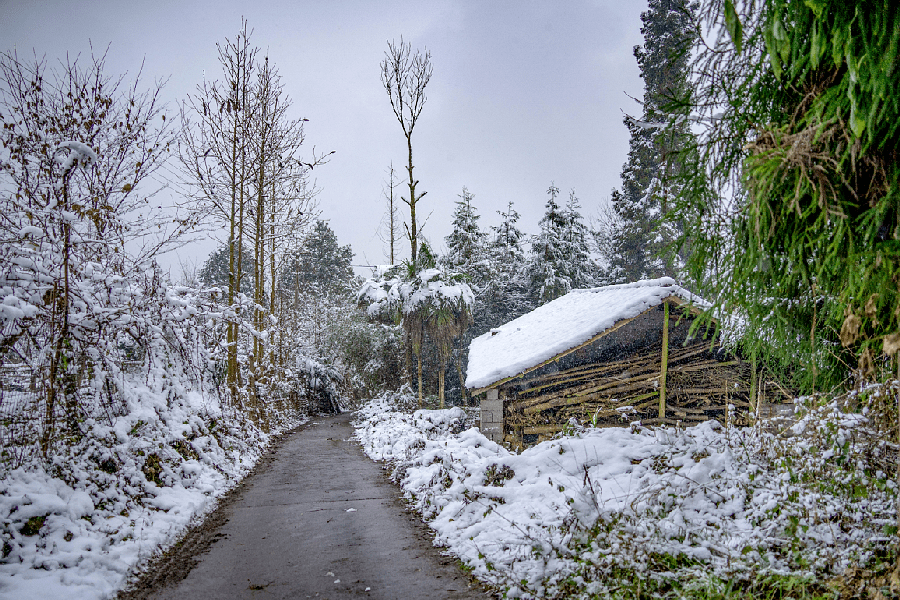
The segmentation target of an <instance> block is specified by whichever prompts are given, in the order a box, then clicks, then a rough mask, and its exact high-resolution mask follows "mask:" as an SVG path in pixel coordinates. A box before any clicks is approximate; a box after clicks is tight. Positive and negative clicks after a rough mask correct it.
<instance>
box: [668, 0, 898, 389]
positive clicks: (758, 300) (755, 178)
mask: <svg viewBox="0 0 900 600" xmlns="http://www.w3.org/2000/svg"><path fill="white" fill-rule="evenodd" d="M703 14H704V16H705V19H706V23H705V25H706V26H721V25H722V24H723V21H724V25H725V27H726V29H727V31H729V32H730V34H731V38H732V39H733V41H734V43H733V45H732V44H727V43H722V42H721V41H720V42H719V43H718V44H716V45H712V46H710V47H708V48H707V49H704V48H703V47H701V49H700V51H699V52H698V55H697V58H696V59H695V61H694V79H695V80H696V81H697V82H698V87H697V90H696V93H695V96H694V98H693V99H692V102H693V106H694V110H695V112H696V113H697V117H698V118H699V119H700V121H701V122H703V123H705V124H706V126H707V129H706V132H705V133H704V135H703V136H702V138H701V144H700V151H701V154H700V156H701V161H700V163H699V164H698V165H697V168H696V170H695V171H694V172H693V173H692V174H691V177H690V178H689V179H690V181H689V182H687V185H686V186H685V193H684V194H683V195H682V197H681V199H680V201H679V203H678V206H677V210H676V211H675V212H676V214H677V216H678V217H680V218H685V219H687V220H689V221H690V225H689V227H688V229H689V231H688V232H687V233H686V235H685V237H684V238H683V240H682V241H685V240H688V239H689V240H690V242H691V244H692V247H693V248H694V250H695V254H694V256H693V259H692V264H691V269H692V273H693V275H694V276H695V277H696V278H697V279H698V280H700V281H703V282H704V287H705V288H706V289H705V290H704V291H705V293H706V295H707V296H708V297H712V298H715V299H716V300H717V302H718V304H719V305H720V307H723V308H725V309H726V311H727V312H736V313H738V314H740V315H742V317H743V318H744V319H745V320H746V324H747V332H748V334H749V335H748V337H747V340H746V344H747V345H748V346H750V347H754V348H757V349H759V350H760V351H762V352H763V354H764V355H768V357H769V358H771V359H774V361H775V362H781V363H782V364H790V363H795V364H796V362H797V361H798V358H799V359H800V362H801V363H802V365H803V368H801V369H799V370H797V371H796V372H795V375H796V376H797V383H798V384H799V385H800V386H801V387H803V388H805V389H811V388H814V387H816V386H817V385H818V386H819V387H821V386H823V385H824V386H831V385H836V384H839V383H840V382H841V381H843V380H844V379H845V378H846V376H847V374H848V372H849V370H850V369H851V368H852V367H857V366H858V368H859V370H858V371H857V373H858V375H859V376H860V377H862V378H865V379H874V378H878V377H879V374H878V373H877V367H878V356H879V354H881V353H882V351H884V353H886V354H888V355H892V354H894V353H896V351H897V349H898V346H900V343H898V342H900V277H898V275H897V273H898V272H900V214H898V206H900V196H898V178H900V160H898V159H900V155H898V150H897V148H898V142H900V134H898V127H900V105H898V103H897V100H896V99H897V96H898V91H900V85H898V84H900V72H898V69H897V55H898V41H900V12H898V11H897V10H896V7H893V4H892V3H891V2H889V1H887V0H878V1H867V2H856V3H846V2H840V1H831V0H817V1H808V2H788V1H786V0H779V1H774V0H773V1H769V2H765V3H763V4H761V5H758V4H756V3H752V2H744V3H742V4H732V3H731V2H730V1H729V2H726V3H725V4H724V6H722V4H721V3H720V2H719V0H708V1H707V2H706V3H705V4H704V6H703ZM709 184H711V185H712V186H713V188H714V189H715V191H716V193H715V194H709V193H704V192H703V191H702V188H703V187H704V186H706V185H709Z"/></svg>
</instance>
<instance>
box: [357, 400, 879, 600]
mask: <svg viewBox="0 0 900 600" xmlns="http://www.w3.org/2000/svg"><path fill="white" fill-rule="evenodd" d="M391 400H392V399H391V398H389V397H386V398H382V399H378V400H374V401H372V402H371V403H370V404H368V405H367V406H366V407H365V408H364V409H363V410H361V411H360V416H359V421H358V423H357V435H358V438H359V440H360V441H361V443H362V445H363V447H364V448H365V450H366V452H367V453H368V455H369V456H370V457H371V458H372V459H374V460H384V461H386V462H388V463H389V465H390V467H391V468H392V473H393V476H394V478H395V480H396V481H397V482H398V483H399V484H400V485H401V486H402V488H403V490H404V491H405V493H406V495H407V497H408V498H409V499H410V501H411V502H412V504H413V506H414V507H415V508H416V510H418V511H419V512H420V513H421V514H422V516H423V517H424V518H425V520H426V521H427V522H428V523H429V524H430V526H431V527H432V528H433V529H434V531H435V534H436V535H435V543H436V544H438V545H443V546H446V547H447V548H448V551H449V552H450V553H452V554H454V555H456V556H458V557H459V558H460V559H461V560H462V561H463V563H465V564H466V565H468V566H469V567H471V568H472V569H473V572H474V574H475V575H476V576H478V577H479V578H481V579H482V580H484V581H486V582H488V583H491V584H494V585H497V586H498V587H500V588H503V589H506V590H508V592H507V595H508V597H528V598H531V597H536V598H541V597H555V596H554V595H555V594H557V593H560V592H561V591H562V590H565V592H566V594H567V595H566V597H582V596H585V597H586V596H589V595H591V594H599V593H605V592H607V591H609V589H608V586H610V585H612V584H611V583H610V581H611V579H610V575H611V574H615V573H621V572H622V570H627V571H628V572H630V573H632V574H634V575H635V576H636V577H638V578H649V579H654V580H665V579H671V580H680V581H682V582H684V581H701V582H702V581H703V580H704V579H705V578H708V577H719V578H728V579H734V580H737V581H740V580H742V579H749V578H752V577H755V576H759V575H761V574H765V573H770V574H775V575H786V574H791V575H797V576H800V577H815V578H821V577H824V576H828V575H833V574H839V573H841V572H843V571H844V570H845V569H848V568H850V567H851V566H860V565H862V566H865V565H866V564H868V563H869V562H870V561H871V560H873V557H874V556H875V555H876V553H877V552H878V551H879V550H881V549H883V548H884V547H885V545H886V544H888V543H889V541H890V539H891V538H890V537H888V536H886V535H885V531H886V527H888V526H889V525H891V524H893V523H894V522H895V519H896V513H895V509H894V502H895V498H896V497H895V495H894V492H893V490H894V489H895V487H894V482H893V481H890V480H888V478H887V476H886V475H885V473H884V472H881V471H876V470H873V468H872V467H873V464H874V463H872V462H865V460H864V457H865V456H866V453H869V454H868V455H869V456H870V457H871V452H872V451H873V449H876V450H877V447H878V443H877V442H872V441H871V440H868V438H867V437H866V435H865V434H866V430H865V426H866V423H867V419H866V417H865V416H863V415H862V414H847V413H845V412H842V411H840V410H837V408H836V407H835V406H833V405H832V406H826V407H822V408H820V409H816V410H814V411H811V412H810V413H809V414H808V415H807V416H806V417H804V418H803V419H801V420H800V421H799V423H798V424H797V425H796V426H795V427H794V429H793V431H792V432H790V434H791V437H785V436H781V435H776V434H772V433H766V432H764V431H761V430H759V429H756V430H753V429H737V428H727V427H725V426H723V425H721V424H719V423H718V422H715V421H711V422H707V423H704V424H701V425H698V426H696V427H692V428H689V429H686V430H681V431H676V430H674V429H656V430H650V429H645V428H640V427H632V428H608V429H589V428H588V429H576V428H573V430H572V431H571V432H570V435H567V436H565V437H560V438H558V439H554V440H551V441H546V442H542V443H540V444H538V445H536V446H534V447H531V448H528V449H527V450H525V451H523V452H522V453H521V454H515V453H511V452H509V451H507V450H506V449H504V448H502V447H501V446H498V445H497V444H496V443H494V442H491V441H490V440H488V439H487V438H485V437H484V436H483V435H482V434H481V433H480V432H479V431H477V430H476V429H467V430H462V427H463V417H464V413H463V411H461V410H460V409H458V408H456V409H450V410H445V411H417V412H415V413H414V414H404V413H401V412H397V411H395V410H393V409H392V402H391ZM873 444H874V445H873ZM882 449H883V448H882ZM569 594H571V596H570V595H569Z"/></svg>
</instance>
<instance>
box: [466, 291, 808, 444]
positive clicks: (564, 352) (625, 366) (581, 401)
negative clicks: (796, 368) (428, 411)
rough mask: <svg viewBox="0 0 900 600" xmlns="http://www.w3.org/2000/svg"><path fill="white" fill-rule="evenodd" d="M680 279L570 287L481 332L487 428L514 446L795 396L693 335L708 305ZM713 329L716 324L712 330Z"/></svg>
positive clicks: (475, 375) (476, 371)
mask: <svg viewBox="0 0 900 600" xmlns="http://www.w3.org/2000/svg"><path fill="white" fill-rule="evenodd" d="M708 306H709V305H708V303H706V302H705V301H704V300H702V299H701V298H699V297H697V296H695V295H694V294H692V293H690V292H689V291H687V290H685V289H683V288H681V287H680V286H678V285H677V284H676V282H675V281H674V280H673V279H671V278H668V277H666V278H662V279H654V280H646V281H638V282H635V283H629V284H623V285H612V286H606V287H600V288H593V289H586V290H573V291H572V292H570V293H568V294H566V295H565V296H562V297H560V298H557V299H556V300H554V301H552V302H549V303H547V304H545V305H543V306H540V307H538V308H537V309H535V310H533V311H532V312H530V313H527V314H525V315H523V316H521V317H519V318H518V319H515V320H513V321H510V322H509V323H507V324H505V325H503V326H502V327H498V328H496V329H493V330H491V331H489V332H487V333H485V334H484V335H481V336H479V337H477V338H475V339H474V340H472V343H471V345H470V346H469V367H468V375H467V378H466V387H467V388H468V389H470V390H471V391H472V394H473V395H478V394H484V397H483V399H482V400H481V430H482V432H483V433H484V434H485V435H486V436H487V437H488V438H490V439H492V440H494V441H496V442H506V443H508V444H510V445H511V446H513V447H521V446H522V445H527V444H530V443H536V442H538V441H540V440H541V439H545V438H547V437H550V436H552V435H553V434H555V433H556V432H558V431H560V430H562V429H563V428H564V427H565V426H566V424H567V423H569V421H570V419H572V418H573V417H574V418H575V419H577V420H578V421H579V422H580V423H583V424H594V425H597V426H615V425H627V424H629V423H631V422H634V421H640V422H641V424H642V425H659V424H669V425H678V424H679V423H680V424H683V425H685V426H689V425H693V424H696V423H699V422H701V421H705V420H708V419H711V418H716V419H719V420H720V421H724V420H725V419H726V418H728V416H727V413H728V411H729V406H733V407H734V410H733V413H734V414H733V415H732V418H735V419H741V420H744V421H746V420H747V417H748V413H750V412H752V411H754V410H755V409H756V407H757V405H758V404H759V403H760V402H763V403H771V402H776V403H782V402H790V398H791V397H790V395H789V394H788V393H787V392H785V391H784V390H782V389H781V388H780V387H778V385H777V382H772V381H767V380H766V379H765V378H764V377H762V376H760V375H759V374H758V373H757V372H756V368H755V364H753V362H752V361H744V360H742V359H741V358H740V357H739V356H736V355H734V354H729V353H727V352H725V351H724V350H723V349H722V348H721V346H720V345H719V344H718V342H713V341H711V339H707V338H706V336H705V335H704V333H705V332H706V328H704V327H700V328H698V330H699V331H697V332H694V336H693V337H692V336H691V335H690V329H691V325H692V324H693V322H694V319H696V318H697V316H698V315H699V314H700V313H701V312H702V311H704V310H706V309H707V308H708ZM709 333H710V334H711V333H712V332H709Z"/></svg>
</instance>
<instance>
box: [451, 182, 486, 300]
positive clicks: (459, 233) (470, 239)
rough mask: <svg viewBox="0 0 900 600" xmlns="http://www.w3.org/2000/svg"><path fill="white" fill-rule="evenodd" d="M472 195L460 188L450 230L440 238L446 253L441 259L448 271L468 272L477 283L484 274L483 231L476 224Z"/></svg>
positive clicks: (484, 236)
mask: <svg viewBox="0 0 900 600" xmlns="http://www.w3.org/2000/svg"><path fill="white" fill-rule="evenodd" d="M473 198H474V195H473V194H472V193H471V192H469V190H468V189H466V188H465V187H463V189H462V194H460V195H459V200H457V201H456V209H455V210H454V211H453V231H452V232H451V233H450V235H448V236H447V237H446V238H444V240H445V241H446V243H447V255H446V256H444V257H443V260H442V261H441V262H443V264H444V265H445V266H446V267H447V268H448V269H450V270H451V271H457V272H459V273H463V274H465V275H468V276H469V277H470V278H471V279H472V280H473V281H475V282H476V285H477V284H478V283H480V282H481V281H480V280H481V279H483V277H481V276H482V275H483V274H484V273H483V271H484V264H483V260H484V244H485V240H486V238H487V234H486V233H484V232H483V231H481V229H480V228H479V226H478V220H479V219H480V218H481V217H480V215H478V213H476V212H475V207H474V206H472V199H473Z"/></svg>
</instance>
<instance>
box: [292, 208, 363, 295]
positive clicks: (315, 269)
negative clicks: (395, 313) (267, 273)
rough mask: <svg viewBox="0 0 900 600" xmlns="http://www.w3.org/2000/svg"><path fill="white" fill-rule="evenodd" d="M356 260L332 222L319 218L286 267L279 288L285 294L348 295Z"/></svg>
mask: <svg viewBox="0 0 900 600" xmlns="http://www.w3.org/2000/svg"><path fill="white" fill-rule="evenodd" d="M352 260H353V250H351V248H350V246H349V245H346V246H341V245H339V244H338V239H337V236H336V235H335V233H334V231H332V229H331V227H329V226H328V223H326V222H325V221H323V220H322V219H319V220H318V221H316V224H315V226H314V227H313V229H312V231H310V232H309V234H308V235H307V236H306V239H304V241H303V244H302V245H301V246H300V248H299V249H298V250H297V252H295V253H294V254H293V256H292V257H291V258H290V259H289V260H288V263H287V266H286V268H284V269H283V270H282V273H281V278H280V279H281V282H280V286H279V287H280V288H281V289H282V290H283V291H284V292H285V293H291V292H293V291H294V290H297V291H299V292H302V293H308V292H311V291H317V292H321V293H326V292H327V293H331V294H347V293H349V292H350V287H349V285H350V281H351V280H352V279H353V269H352V268H351V266H350V263H351V262H352Z"/></svg>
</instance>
